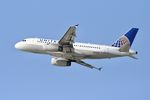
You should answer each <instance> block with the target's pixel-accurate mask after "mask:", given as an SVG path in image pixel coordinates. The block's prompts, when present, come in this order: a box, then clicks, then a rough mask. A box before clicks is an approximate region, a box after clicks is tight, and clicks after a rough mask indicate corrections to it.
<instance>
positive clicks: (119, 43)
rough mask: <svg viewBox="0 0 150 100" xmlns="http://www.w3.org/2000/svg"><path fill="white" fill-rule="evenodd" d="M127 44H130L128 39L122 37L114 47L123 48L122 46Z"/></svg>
mask: <svg viewBox="0 0 150 100" xmlns="http://www.w3.org/2000/svg"><path fill="white" fill-rule="evenodd" d="M127 43H129V42H128V39H127V37H125V36H122V37H121V38H120V39H119V40H117V42H116V43H114V44H113V45H112V46H115V47H121V46H123V45H125V44H127Z"/></svg>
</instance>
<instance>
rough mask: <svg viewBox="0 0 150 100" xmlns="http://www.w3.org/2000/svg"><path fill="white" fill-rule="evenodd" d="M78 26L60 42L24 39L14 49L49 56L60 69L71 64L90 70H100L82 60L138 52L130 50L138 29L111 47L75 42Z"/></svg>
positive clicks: (123, 36)
mask: <svg viewBox="0 0 150 100" xmlns="http://www.w3.org/2000/svg"><path fill="white" fill-rule="evenodd" d="M77 26H78V25H74V26H70V27H69V29H68V30H67V32H66V33H65V34H64V36H63V37H62V38H61V39H60V40H53V39H44V38H26V39H23V40H22V41H20V42H17V43H16V44H15V48H16V49H18V50H21V51H26V52H31V53H38V54H47V55H51V56H52V59H51V64H53V65H56V66H60V67H69V66H71V63H72V62H75V63H77V64H80V65H83V66H85V67H88V68H91V69H93V68H94V69H97V70H101V69H102V67H100V68H98V67H95V66H93V65H91V64H88V63H86V62H85V61H83V60H84V59H105V58H116V57H125V56H128V57H131V58H134V59H136V57H135V56H134V55H136V54H137V53H138V52H137V51H134V50H131V49H130V48H131V46H132V43H133V41H134V38H135V36H136V34H137V32H138V30H139V29H138V28H131V29H130V30H129V31H128V32H127V33H126V34H124V35H122V36H121V37H119V39H117V41H115V42H114V43H113V44H112V45H98V44H90V43H80V42H75V37H76V28H77Z"/></svg>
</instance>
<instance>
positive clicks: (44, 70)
mask: <svg viewBox="0 0 150 100" xmlns="http://www.w3.org/2000/svg"><path fill="white" fill-rule="evenodd" d="M75 24H80V25H79V27H78V28H77V38H76V41H78V42H89V43H97V44H108V45H111V44H112V43H113V42H114V41H115V40H116V39H117V38H118V37H119V36H121V35H122V34H124V33H125V32H127V31H128V30H129V29H130V28H132V27H138V28H139V29H140V30H139V32H138V34H137V36H136V38H135V41H134V43H133V45H132V48H133V49H135V50H137V51H138V52H139V54H138V55H137V57H138V58H139V59H138V60H134V59H131V58H128V57H125V58H115V59H110V60H109V59H104V60H86V61H87V62H88V63H90V64H93V65H95V66H99V67H101V66H103V70H102V71H101V72H99V71H97V70H91V69H88V68H85V67H83V66H80V65H78V64H75V63H73V64H72V66H71V67H70V68H60V67H55V66H53V65H51V63H50V61H51V56H49V55H37V54H32V53H25V52H21V51H18V50H16V49H15V48H14V45H15V43H16V42H18V41H20V40H22V39H24V38H27V37H42V38H50V39H60V38H61V37H62V36H63V35H64V33H65V32H66V30H67V29H68V27H69V26H70V25H75ZM149 29H150V1H149V0H0V34H1V35H0V44H1V46H0V51H1V52H0V62H1V63H0V100H150V64H149V62H150V60H149V59H150V58H149V56H150V55H149V52H150V46H149V40H150V34H149V32H150V30H149Z"/></svg>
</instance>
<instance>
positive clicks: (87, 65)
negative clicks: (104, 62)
mask: <svg viewBox="0 0 150 100" xmlns="http://www.w3.org/2000/svg"><path fill="white" fill-rule="evenodd" d="M75 62H76V63H78V64H80V65H83V66H85V67H88V68H91V69H93V68H95V69H97V70H99V71H101V69H102V68H97V67H95V66H93V65H90V64H88V63H85V62H84V61H81V60H79V61H75Z"/></svg>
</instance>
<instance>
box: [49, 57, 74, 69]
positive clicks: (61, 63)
mask: <svg viewBox="0 0 150 100" xmlns="http://www.w3.org/2000/svg"><path fill="white" fill-rule="evenodd" d="M51 64H53V65H56V66H63V67H69V66H71V61H68V60H66V59H63V58H52V59H51Z"/></svg>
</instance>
